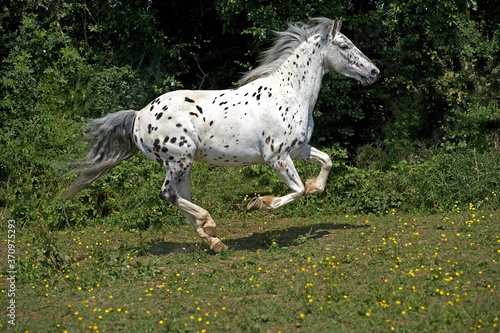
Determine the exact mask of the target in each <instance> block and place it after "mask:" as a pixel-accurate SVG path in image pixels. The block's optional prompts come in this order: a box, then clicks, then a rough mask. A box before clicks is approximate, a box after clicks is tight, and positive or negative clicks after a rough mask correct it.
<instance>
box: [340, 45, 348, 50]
mask: <svg viewBox="0 0 500 333" xmlns="http://www.w3.org/2000/svg"><path fill="white" fill-rule="evenodd" d="M339 47H340V49H341V50H344V51H345V50H349V44H340V45H339Z"/></svg>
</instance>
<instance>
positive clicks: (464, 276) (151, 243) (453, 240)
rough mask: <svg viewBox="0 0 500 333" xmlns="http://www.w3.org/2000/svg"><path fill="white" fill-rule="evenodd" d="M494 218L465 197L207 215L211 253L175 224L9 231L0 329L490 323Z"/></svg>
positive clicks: (480, 327) (498, 229) (499, 256)
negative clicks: (334, 211) (334, 212)
mask: <svg viewBox="0 0 500 333" xmlns="http://www.w3.org/2000/svg"><path fill="white" fill-rule="evenodd" d="M499 222H500V212H499V211H493V212H489V211H480V210H478V209H476V208H475V207H474V206H472V205H470V206H469V207H466V208H463V209H459V208H456V209H454V211H453V212H450V213H442V214H441V215H432V216H413V215H401V214H399V213H398V212H396V211H392V212H388V213H387V214H386V215H384V216H375V215H364V216H348V215H346V216H318V217H313V218H310V219H282V218H277V217H273V215H264V214H261V213H255V215H252V214H251V215H250V216H249V217H245V218H244V219H240V220H233V221H229V220H220V221H218V226H219V234H220V236H222V237H223V238H224V239H225V241H226V244H227V245H228V246H229V250H227V251H224V252H223V253H221V254H218V255H212V254H210V253H209V252H208V251H207V249H206V248H205V247H204V246H203V245H201V242H200V241H199V240H198V238H197V236H196V235H195V233H194V232H193V230H192V229H191V228H190V226H188V224H187V222H186V225H185V226H182V227H180V228H173V227H164V228H162V229H157V230H148V231H123V230H119V229H113V228H103V227H99V226H94V227H87V228H84V229H80V230H65V231H60V232H53V233H50V232H47V231H45V230H43V228H38V229H37V228H36V227H35V226H30V227H29V228H21V226H17V227H16V231H15V232H16V249H15V250H16V259H17V261H16V273H15V275H16V283H15V297H14V299H15V305H16V308H15V325H11V324H9V322H8V321H9V320H11V319H10V318H9V317H8V316H7V314H8V312H7V311H8V309H6V308H7V306H8V305H9V304H10V303H9V302H10V299H11V297H8V293H9V291H10V289H9V288H10V287H9V281H8V280H7V278H8V277H9V276H10V275H9V273H8V272H7V271H8V267H7V260H4V258H7V254H8V253H7V252H8V242H7V240H6V239H7V237H2V239H3V245H2V246H1V253H0V255H1V258H2V260H1V261H0V262H1V264H0V265H1V272H2V275H3V276H2V278H1V283H2V284H1V293H2V297H1V299H0V301H1V307H2V309H3V310H2V312H3V313H2V316H1V319H0V325H1V326H0V328H1V330H2V331H4V332H390V331H397V332H469V331H480V332H499V330H500V323H499V317H500V293H499V289H500V266H499V263H500V223H499ZM3 225H4V226H5V225H7V224H6V223H3ZM3 230H4V231H3V232H4V234H5V235H7V231H6V228H3Z"/></svg>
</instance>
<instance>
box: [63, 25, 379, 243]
mask: <svg viewBox="0 0 500 333" xmlns="http://www.w3.org/2000/svg"><path fill="white" fill-rule="evenodd" d="M340 27H341V20H330V19H327V18H314V19H311V20H310V21H309V22H308V23H295V24H290V25H289V27H288V29H287V30H286V31H284V32H279V33H277V38H276V41H275V42H274V44H273V45H272V47H271V48H270V49H269V50H267V51H266V52H264V53H263V55H262V58H261V62H260V65H259V66H258V67H256V68H255V69H253V70H251V71H250V72H248V73H247V74H245V75H244V76H243V78H242V79H241V80H240V82H239V85H238V86H237V87H236V88H234V89H227V90H219V91H217V90H205V91H203V90H197V91H192V90H178V91H173V92H169V93H166V94H163V95H161V96H160V97H158V98H156V99H154V100H153V101H152V102H151V103H149V104H148V105H146V106H145V107H144V108H143V109H142V110H140V111H135V110H126V111H119V112H116V113H111V114H108V115H106V116H104V117H102V118H99V119H93V120H90V121H89V123H88V131H89V136H90V138H91V139H92V145H91V149H90V151H89V152H88V154H87V156H86V157H85V158H84V159H83V160H82V161H81V163H82V165H81V167H80V168H79V169H78V170H77V171H78V172H79V173H80V177H79V178H78V179H77V180H76V181H75V182H74V183H73V185H71V187H70V188H69V189H68V190H67V191H66V193H65V195H66V197H69V198H71V197H74V195H75V194H76V193H77V192H78V191H80V190H81V189H83V188H85V187H87V186H89V185H90V184H91V183H92V182H94V181H95V180H97V179H98V178H99V177H101V176H102V175H103V174H104V173H105V172H107V171H109V170H110V169H111V168H113V167H114V166H116V165H118V164H119V163H120V162H121V161H123V160H125V159H127V158H129V157H130V156H132V155H133V154H134V153H135V152H136V151H137V148H138V149H139V150H140V151H142V152H143V153H144V154H145V155H146V156H147V157H149V158H150V159H152V160H155V161H157V162H158V163H160V164H161V165H162V166H163V167H164V168H165V172H166V177H165V181H164V183H163V186H162V188H161V191H160V197H161V198H162V199H163V200H164V201H166V202H169V203H171V204H173V205H175V206H177V207H178V208H179V209H180V210H181V212H182V214H183V215H184V216H185V217H186V218H187V219H188V220H189V222H190V223H191V225H192V226H193V227H194V229H195V230H196V231H197V233H198V235H199V236H200V237H201V238H202V239H203V241H204V242H205V243H206V244H208V246H210V248H211V249H212V250H213V251H214V252H219V251H221V250H222V249H224V248H226V246H225V245H224V244H223V243H222V242H221V240H220V239H219V238H218V237H217V233H216V225H215V222H214V220H213V219H212V217H211V216H210V214H209V213H208V212H207V211H206V210H205V209H203V208H202V207H200V206H198V205H196V204H195V203H193V202H192V201H191V196H190V188H191V179H190V171H191V168H192V166H193V162H194V161H195V160H197V161H202V162H206V163H209V164H213V165H218V166H245V165H251V164H257V163H266V164H267V165H268V166H269V167H271V168H272V169H273V170H274V171H275V172H276V173H277V174H278V175H279V176H280V178H281V179H282V180H283V181H284V182H285V184H286V185H287V186H288V187H289V188H290V190H291V193H289V194H286V195H284V196H281V197H275V196H272V195H267V196H259V197H255V198H253V199H252V200H251V201H250V202H249V203H248V206H247V209H249V210H251V209H262V210H274V209H277V208H279V207H281V206H283V205H286V204H288V203H290V202H292V201H295V200H297V199H299V198H300V197H302V196H303V195H306V194H313V193H320V192H322V191H323V190H324V188H325V184H326V180H327V177H328V173H329V171H330V168H331V166H332V163H331V160H330V158H329V156H328V155H327V154H325V153H323V152H321V151H319V150H318V149H316V148H314V147H312V146H310V145H309V144H308V142H309V140H310V139H311V135H312V132H313V108H314V105H315V103H316V100H317V97H318V93H319V90H320V86H321V80H322V78H323V75H324V74H325V73H328V72H331V71H333V72H337V73H339V74H341V75H343V76H346V77H349V78H352V79H355V80H357V81H359V82H360V83H361V84H362V85H365V86H366V85H370V84H372V83H374V82H375V80H376V79H377V75H378V74H379V70H378V69H377V67H376V66H375V65H374V64H373V63H372V61H371V60H370V59H368V58H367V57H366V56H365V55H363V53H362V52H361V51H360V50H359V49H358V48H357V47H356V46H355V45H354V44H353V43H352V42H351V41H350V40H349V39H348V38H347V37H345V36H344V35H343V34H342V33H341V32H340ZM294 160H308V161H313V162H317V163H319V164H320V166H321V170H320V172H319V175H318V176H317V177H316V178H314V179H308V180H307V181H306V182H305V184H304V183H303V182H302V181H301V179H300V177H299V175H298V174H297V170H296V169H295V166H294V164H293V161H294Z"/></svg>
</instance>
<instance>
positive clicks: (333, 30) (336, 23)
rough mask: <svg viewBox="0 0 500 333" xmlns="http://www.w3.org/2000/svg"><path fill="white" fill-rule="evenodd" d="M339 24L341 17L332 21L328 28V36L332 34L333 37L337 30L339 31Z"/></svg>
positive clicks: (340, 23)
mask: <svg viewBox="0 0 500 333" xmlns="http://www.w3.org/2000/svg"><path fill="white" fill-rule="evenodd" d="M341 26H342V18H340V19H337V20H335V21H333V24H332V27H331V29H330V36H332V39H333V38H335V35H336V34H337V32H338V31H340V27H341Z"/></svg>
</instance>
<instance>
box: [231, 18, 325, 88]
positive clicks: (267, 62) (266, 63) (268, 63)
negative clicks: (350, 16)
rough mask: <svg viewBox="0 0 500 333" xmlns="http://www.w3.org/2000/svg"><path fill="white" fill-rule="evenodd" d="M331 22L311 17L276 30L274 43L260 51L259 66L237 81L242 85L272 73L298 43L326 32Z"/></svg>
mask: <svg viewBox="0 0 500 333" xmlns="http://www.w3.org/2000/svg"><path fill="white" fill-rule="evenodd" d="M333 23H334V21H333V20H330V19H328V18H324V17H318V18H313V19H311V20H310V21H309V22H308V23H302V22H297V23H293V24H289V25H288V30H286V31H283V32H276V35H277V38H276V41H275V42H274V45H273V46H272V47H271V48H269V49H268V50H267V51H265V52H263V53H262V55H261V57H260V61H259V66H258V67H257V68H255V69H253V70H251V71H249V72H248V73H246V74H245V75H244V76H243V77H242V78H241V80H240V81H239V85H240V86H242V85H244V84H247V83H250V82H252V81H254V80H256V79H258V78H261V77H264V76H268V75H270V74H272V73H274V72H275V71H276V70H277V69H278V68H279V67H280V66H281V65H282V64H283V62H284V61H285V60H286V59H287V58H288V57H289V56H290V54H292V53H293V51H295V49H296V48H297V47H299V45H300V44H302V43H303V42H305V41H306V40H307V39H308V38H309V37H311V36H314V35H317V34H323V33H328V31H329V30H328V29H330V28H331V27H332V24H333Z"/></svg>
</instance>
